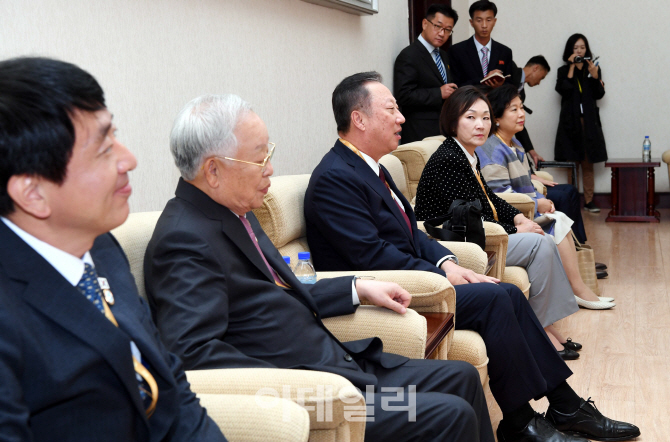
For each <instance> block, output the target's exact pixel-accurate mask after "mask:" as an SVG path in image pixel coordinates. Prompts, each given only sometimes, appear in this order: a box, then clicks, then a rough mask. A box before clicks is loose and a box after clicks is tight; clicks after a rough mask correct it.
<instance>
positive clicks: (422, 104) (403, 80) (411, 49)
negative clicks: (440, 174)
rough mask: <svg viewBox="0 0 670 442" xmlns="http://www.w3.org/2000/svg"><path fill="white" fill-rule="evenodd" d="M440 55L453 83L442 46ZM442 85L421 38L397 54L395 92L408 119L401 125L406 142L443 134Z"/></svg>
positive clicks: (440, 76) (403, 140)
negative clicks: (441, 123) (441, 117)
mask: <svg viewBox="0 0 670 442" xmlns="http://www.w3.org/2000/svg"><path fill="white" fill-rule="evenodd" d="M440 57H441V58H442V63H444V67H445V69H446V70H447V81H448V82H450V83H451V82H452V78H451V70H450V68H449V57H448V55H447V53H446V52H445V51H443V50H442V49H440ZM443 84H445V83H444V80H443V79H442V75H440V71H439V70H438V69H437V65H436V64H435V60H434V59H433V57H432V55H431V54H430V53H429V52H428V50H427V49H426V47H425V46H424V45H423V44H422V43H421V42H420V41H419V40H415V41H414V43H412V44H411V45H409V46H407V47H406V48H405V49H403V50H402V51H401V52H400V54H398V57H397V58H396V59H395V64H394V66H393V95H395V98H396V100H398V105H400V110H401V111H402V113H403V115H404V116H405V119H406V121H405V123H404V124H403V125H402V141H401V142H402V143H403V144H406V143H411V142H412V141H418V140H423V139H424V138H426V137H430V136H434V135H440V112H441V111H442V104H443V103H444V100H443V99H442V92H441V91H440V87H441V86H442V85H443Z"/></svg>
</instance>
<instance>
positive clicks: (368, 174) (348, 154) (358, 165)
mask: <svg viewBox="0 0 670 442" xmlns="http://www.w3.org/2000/svg"><path fill="white" fill-rule="evenodd" d="M334 149H335V151H336V152H337V153H338V154H339V155H340V156H341V157H342V158H344V159H345V161H347V163H349V165H351V166H352V167H353V168H354V170H355V171H356V174H357V175H358V176H360V177H361V178H362V179H363V180H364V181H365V183H366V184H367V185H368V186H370V187H371V188H372V190H374V191H375V192H376V193H377V194H378V195H379V196H380V197H381V198H382V200H383V201H384V204H386V207H387V209H388V210H389V211H390V212H391V213H392V214H393V216H394V217H395V219H396V221H397V222H398V224H400V228H401V229H402V230H403V232H405V234H406V235H407V236H408V237H409V238H410V239H411V240H412V241H411V242H412V246H413V247H414V238H413V236H412V232H410V231H409V229H408V227H407V223H406V222H405V218H404V217H403V216H402V214H401V213H400V208H399V207H398V205H397V204H396V202H395V200H394V199H393V196H391V192H389V190H388V188H387V187H386V185H385V184H384V183H382V180H380V179H379V176H377V174H376V173H375V172H374V171H373V170H372V168H371V167H370V166H369V165H368V163H366V162H365V161H364V160H363V159H362V158H360V157H359V156H358V155H356V154H355V153H354V152H352V151H351V149H349V148H348V147H347V146H345V145H344V144H342V143H340V142H339V140H338V141H337V143H336V144H335V147H334ZM382 167H383V166H382ZM384 174H386V181H387V182H388V183H389V186H390V187H391V189H393V191H394V192H395V194H396V195H400V198H401V199H402V200H404V198H403V197H402V194H401V193H400V192H398V188H397V187H396V186H395V183H393V179H392V178H391V175H389V173H388V171H387V170H386V169H384ZM405 201H406V200H405ZM405 210H407V205H405ZM411 221H412V220H411V218H410V222H411Z"/></svg>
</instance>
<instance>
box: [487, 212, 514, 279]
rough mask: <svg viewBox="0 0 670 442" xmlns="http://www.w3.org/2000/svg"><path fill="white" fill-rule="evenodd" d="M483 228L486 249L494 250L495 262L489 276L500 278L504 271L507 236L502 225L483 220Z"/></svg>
mask: <svg viewBox="0 0 670 442" xmlns="http://www.w3.org/2000/svg"><path fill="white" fill-rule="evenodd" d="M484 230H485V231H486V247H485V248H484V250H486V251H489V250H490V251H494V252H496V262H495V264H493V268H492V269H491V276H493V277H494V278H498V279H502V277H503V275H504V273H505V263H506V262H507V242H508V241H509V237H508V236H507V232H505V229H503V228H502V226H500V225H498V224H496V223H491V222H487V221H485V222H484Z"/></svg>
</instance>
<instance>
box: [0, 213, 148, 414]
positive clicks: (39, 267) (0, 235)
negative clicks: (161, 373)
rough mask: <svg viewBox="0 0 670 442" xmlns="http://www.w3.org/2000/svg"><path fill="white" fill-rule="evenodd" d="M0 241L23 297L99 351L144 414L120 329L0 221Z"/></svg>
mask: <svg viewBox="0 0 670 442" xmlns="http://www.w3.org/2000/svg"><path fill="white" fill-rule="evenodd" d="M0 240H1V241H2V243H3V244H4V246H3V247H2V251H1V252H0V254H1V255H0V256H2V257H1V258H0V260H2V265H3V266H4V267H6V268H7V273H8V274H9V275H11V277H12V278H14V279H17V280H20V281H24V282H25V283H26V288H25V290H24V292H23V293H22V294H21V297H22V298H23V300H24V301H25V302H27V303H28V304H30V305H31V306H32V307H33V308H34V309H35V310H38V311H40V312H41V313H42V314H43V315H44V316H45V317H47V318H49V319H50V320H51V321H53V322H55V323H57V324H58V325H59V326H60V327H62V328H63V329H65V330H67V331H68V332H70V333H71V334H72V335H73V336H75V337H77V338H78V339H80V340H81V341H82V342H83V343H85V344H87V345H88V346H90V347H91V348H93V349H95V350H96V351H97V352H98V353H100V354H101V355H102V357H103V358H104V359H105V360H106V361H107V363H108V364H109V365H110V366H111V368H112V369H113V370H114V371H115V372H116V373H117V375H118V377H119V379H120V381H121V382H122V383H123V385H124V386H125V388H126V389H127V390H128V393H129V394H130V396H131V398H132V399H133V403H134V405H135V408H136V409H137V411H138V412H139V413H141V415H142V416H144V407H143V405H142V403H141V402H140V397H139V394H138V392H137V388H138V387H137V382H136V380H135V371H134V369H133V363H132V358H131V353H130V343H129V342H128V340H127V339H125V338H124V336H123V334H122V332H121V331H119V330H118V329H117V328H116V327H115V326H114V324H112V323H111V322H110V321H109V320H107V318H105V317H104V316H103V315H102V314H101V313H100V311H99V310H98V309H97V308H96V307H95V306H94V305H93V304H92V303H91V302H90V301H89V300H87V299H86V298H85V297H84V296H83V295H82V294H81V293H80V292H79V290H78V289H77V288H76V287H74V286H72V285H71V284H70V283H69V282H68V281H67V280H66V279H65V278H63V276H62V275H61V274H60V273H58V271H57V270H56V269H54V268H53V267H52V266H51V265H50V264H49V263H48V262H47V261H46V260H45V259H44V258H42V256H40V255H39V254H38V253H37V252H35V251H34V250H33V249H32V248H31V247H30V246H28V245H27V244H26V243H25V242H23V240H21V239H20V238H19V237H18V236H16V234H14V232H12V231H10V230H9V228H8V227H7V226H5V224H4V223H3V222H1V221H0ZM9 251H11V257H10V256H8V255H9Z"/></svg>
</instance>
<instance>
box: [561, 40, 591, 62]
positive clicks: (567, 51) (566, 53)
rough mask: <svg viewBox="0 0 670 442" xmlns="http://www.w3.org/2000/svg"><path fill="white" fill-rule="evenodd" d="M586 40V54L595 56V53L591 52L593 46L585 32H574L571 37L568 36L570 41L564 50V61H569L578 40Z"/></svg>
mask: <svg viewBox="0 0 670 442" xmlns="http://www.w3.org/2000/svg"><path fill="white" fill-rule="evenodd" d="M580 39H581V40H584V46H586V54H584V55H585V56H586V57H589V58H593V55H592V54H591V47H590V46H589V41H588V40H587V39H586V37H585V36H584V34H572V35H571V36H570V38H568V41H567V42H566V43H565V50H564V51H563V61H564V62H566V63H567V62H568V58H570V56H571V55H572V54H573V52H574V47H575V43H577V40H580Z"/></svg>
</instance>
